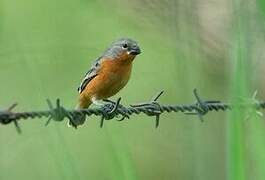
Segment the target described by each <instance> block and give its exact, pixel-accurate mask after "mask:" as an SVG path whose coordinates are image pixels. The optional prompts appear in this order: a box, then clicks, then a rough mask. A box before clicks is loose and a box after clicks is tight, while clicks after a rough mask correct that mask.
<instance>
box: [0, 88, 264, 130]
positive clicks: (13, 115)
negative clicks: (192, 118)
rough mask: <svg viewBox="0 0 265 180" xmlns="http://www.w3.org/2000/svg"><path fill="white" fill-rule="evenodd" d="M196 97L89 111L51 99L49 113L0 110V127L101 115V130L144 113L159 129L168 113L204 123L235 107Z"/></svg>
mask: <svg viewBox="0 0 265 180" xmlns="http://www.w3.org/2000/svg"><path fill="white" fill-rule="evenodd" d="M193 93H194V96H195V98H196V102H195V103H193V104H187V105H161V104H160V103H159V102H158V101H157V100H158V98H159V97H160V96H161V95H162V94H163V91H161V92H160V93H158V94H157V95H156V96H155V97H154V98H152V99H151V100H150V101H149V102H146V103H141V104H135V105H130V106H129V107H124V106H122V105H121V104H120V101H121V98H119V99H118V100H117V101H116V102H113V101H110V100H105V101H107V103H106V105H104V106H102V107H100V108H88V109H81V110H67V109H65V108H64V107H63V106H62V105H61V103H60V100H59V99H57V100H56V106H55V107H54V106H53V104H52V103H51V101H50V100H48V99H47V103H48V107H49V110H45V111H32V112H12V110H13V109H14V108H15V106H16V105H17V104H13V105H12V106H10V107H9V108H8V109H7V110H4V111H0V124H2V125H8V124H11V123H14V125H15V127H16V129H17V131H18V132H19V133H20V132H21V128H20V127H19V124H18V121H19V120H26V119H35V118H42V117H46V118H48V121H47V122H46V124H45V125H48V124H49V123H50V122H51V120H54V121H63V120H65V119H68V120H69V121H70V122H71V124H72V125H73V126H74V127H75V128H76V127H77V126H75V120H74V118H73V117H74V116H75V115H81V114H84V115H86V116H92V115H95V116H101V121H100V127H103V123H104V121H105V120H111V119H114V118H116V117H119V116H121V117H122V118H120V119H117V120H118V121H122V120H124V119H126V118H127V119H129V118H130V116H131V115H132V114H140V113H143V114H145V115H147V116H154V117H155V127H156V128H157V127H158V126H159V120H160V115H161V114H162V113H165V112H168V113H170V112H176V113H177V112H182V113H185V114H188V115H198V117H199V119H200V120H201V121H203V116H204V115H206V114H207V113H208V112H210V111H226V110H231V109H232V108H234V106H233V107H232V105H231V104H228V103H223V102H221V101H204V100H202V99H201V98H200V96H199V95H198V93H197V91H196V89H194V91H193ZM237 107H239V108H247V107H253V108H255V109H257V110H259V109H265V102H264V101H263V102H259V101H257V100H255V101H253V102H251V103H241V104H238V105H237Z"/></svg>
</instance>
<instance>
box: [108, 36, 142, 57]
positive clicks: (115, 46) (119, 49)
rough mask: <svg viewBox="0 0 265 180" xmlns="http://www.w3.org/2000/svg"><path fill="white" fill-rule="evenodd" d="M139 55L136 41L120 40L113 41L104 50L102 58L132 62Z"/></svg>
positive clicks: (139, 50) (139, 51)
mask: <svg viewBox="0 0 265 180" xmlns="http://www.w3.org/2000/svg"><path fill="white" fill-rule="evenodd" d="M140 53H141V49H140V47H139V46H138V44H137V42H136V41H134V40H132V39H129V38H122V39H118V40H116V41H114V42H113V43H112V44H111V45H110V47H109V48H108V49H107V50H106V52H105V53H104V56H106V57H109V58H112V59H120V60H129V59H130V60H133V59H134V58H135V56H137V55H138V54H140Z"/></svg>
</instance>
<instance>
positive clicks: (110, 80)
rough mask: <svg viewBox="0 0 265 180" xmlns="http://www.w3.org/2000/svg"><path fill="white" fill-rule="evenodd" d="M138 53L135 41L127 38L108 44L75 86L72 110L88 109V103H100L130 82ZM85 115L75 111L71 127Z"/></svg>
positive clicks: (83, 118)
mask: <svg viewBox="0 0 265 180" xmlns="http://www.w3.org/2000/svg"><path fill="white" fill-rule="evenodd" d="M139 54H141V49H140V47H139V45H138V43H137V42H136V41H135V40H133V39H130V38H120V39H118V40H116V41H114V42H112V43H111V45H110V46H109V47H108V48H107V50H105V51H104V53H103V54H102V55H101V56H100V57H99V58H97V59H96V60H95V62H94V63H93V65H92V66H91V67H90V69H89V70H88V71H87V73H86V74H85V76H84V78H83V80H82V81H81V83H80V85H79V87H78V93H79V100H78V104H77V105H76V107H75V109H76V110H80V109H84V108H88V107H89V106H90V105H91V104H95V105H97V106H103V105H104V104H103V103H102V102H101V101H102V100H104V99H107V98H109V97H111V96H114V95H115V94H117V93H118V92H119V91H120V90H121V89H122V88H123V87H124V86H125V85H126V84H127V82H128V81H129V79H130V75H131V71H132V66H133V61H134V59H135V57H136V56H137V55H139ZM84 122H85V115H83V114H78V115H74V116H73V120H72V121H69V123H68V125H70V126H74V127H77V126H80V125H83V124H84Z"/></svg>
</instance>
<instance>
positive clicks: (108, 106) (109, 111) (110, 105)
mask: <svg viewBox="0 0 265 180" xmlns="http://www.w3.org/2000/svg"><path fill="white" fill-rule="evenodd" d="M91 101H92V103H93V104H94V105H96V106H99V107H101V108H102V110H103V111H104V112H105V114H108V115H109V114H113V112H112V111H113V110H114V108H115V102H113V101H111V103H110V101H108V103H104V100H103V101H101V100H98V99H96V98H94V97H93V98H92V99H91ZM106 102H107V101H106Z"/></svg>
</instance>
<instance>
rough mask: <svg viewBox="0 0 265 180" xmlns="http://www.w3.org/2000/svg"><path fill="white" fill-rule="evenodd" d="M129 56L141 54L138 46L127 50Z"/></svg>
mask: <svg viewBox="0 0 265 180" xmlns="http://www.w3.org/2000/svg"><path fill="white" fill-rule="evenodd" d="M129 54H132V55H138V54H141V49H140V48H139V47H138V46H133V47H132V48H131V49H129Z"/></svg>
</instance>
